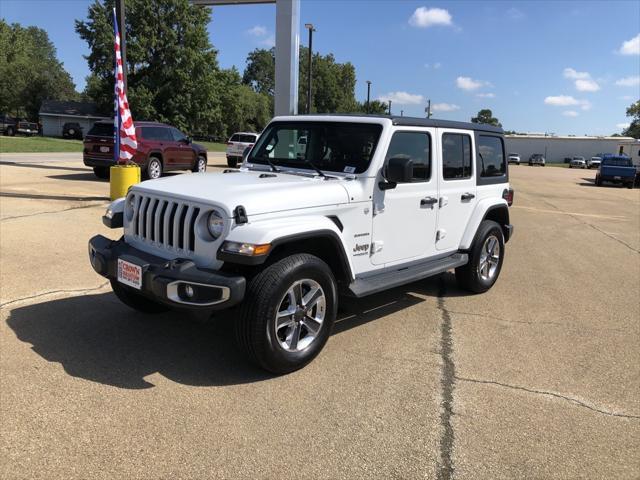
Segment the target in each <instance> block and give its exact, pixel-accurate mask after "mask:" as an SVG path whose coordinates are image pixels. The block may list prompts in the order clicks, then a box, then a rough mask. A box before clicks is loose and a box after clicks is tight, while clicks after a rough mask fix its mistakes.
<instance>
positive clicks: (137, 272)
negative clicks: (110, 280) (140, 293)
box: [118, 258, 142, 290]
mask: <svg viewBox="0 0 640 480" xmlns="http://www.w3.org/2000/svg"><path fill="white" fill-rule="evenodd" d="M118 281H119V282H120V283H124V284H125V285H129V286H130V287H133V288H137V289H138V290H140V289H142V267H141V266H139V265H136V264H134V263H131V262H127V261H126V260H122V259H121V258H119V259H118Z"/></svg>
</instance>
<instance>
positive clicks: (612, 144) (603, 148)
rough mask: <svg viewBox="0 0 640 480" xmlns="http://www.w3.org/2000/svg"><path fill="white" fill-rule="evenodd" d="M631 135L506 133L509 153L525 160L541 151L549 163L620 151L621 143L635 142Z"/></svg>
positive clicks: (506, 144)
mask: <svg viewBox="0 0 640 480" xmlns="http://www.w3.org/2000/svg"><path fill="white" fill-rule="evenodd" d="M635 141H636V140H634V139H633V138H631V137H578V136H575V137H574V136H566V137H560V136H549V135H546V136H545V135H544V134H528V135H506V136H505V148H506V149H507V153H518V154H520V159H521V160H522V161H523V162H526V161H527V160H529V157H530V156H531V155H533V154H534V153H541V154H543V155H544V156H545V158H546V159H547V162H549V163H562V162H563V161H564V159H565V158H566V157H574V156H580V157H584V158H590V157H593V156H595V155H597V154H598V153H619V146H620V145H621V144H627V143H629V142H631V143H633V142H635Z"/></svg>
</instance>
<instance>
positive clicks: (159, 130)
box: [142, 127, 173, 141]
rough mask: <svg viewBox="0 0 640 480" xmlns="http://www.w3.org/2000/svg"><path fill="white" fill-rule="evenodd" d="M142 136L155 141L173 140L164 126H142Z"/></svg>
mask: <svg viewBox="0 0 640 480" xmlns="http://www.w3.org/2000/svg"><path fill="white" fill-rule="evenodd" d="M142 138H144V139H146V140H156V141H162V140H166V141H172V140H173V137H172V136H171V132H170V131H169V129H168V128H164V127H142Z"/></svg>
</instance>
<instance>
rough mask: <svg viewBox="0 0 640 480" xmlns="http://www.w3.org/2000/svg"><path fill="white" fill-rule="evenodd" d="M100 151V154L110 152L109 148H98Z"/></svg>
mask: <svg viewBox="0 0 640 480" xmlns="http://www.w3.org/2000/svg"><path fill="white" fill-rule="evenodd" d="M100 151H101V152H102V153H108V152H110V151H111V148H109V147H100Z"/></svg>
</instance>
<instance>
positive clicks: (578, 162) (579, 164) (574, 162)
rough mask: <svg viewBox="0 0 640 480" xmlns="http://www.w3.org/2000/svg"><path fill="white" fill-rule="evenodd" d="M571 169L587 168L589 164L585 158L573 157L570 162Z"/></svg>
mask: <svg viewBox="0 0 640 480" xmlns="http://www.w3.org/2000/svg"><path fill="white" fill-rule="evenodd" d="M569 168H587V162H586V160H585V159H584V157H573V158H572V159H571V162H569Z"/></svg>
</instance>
